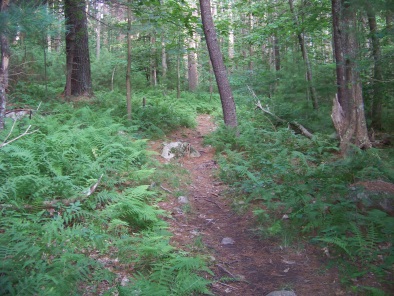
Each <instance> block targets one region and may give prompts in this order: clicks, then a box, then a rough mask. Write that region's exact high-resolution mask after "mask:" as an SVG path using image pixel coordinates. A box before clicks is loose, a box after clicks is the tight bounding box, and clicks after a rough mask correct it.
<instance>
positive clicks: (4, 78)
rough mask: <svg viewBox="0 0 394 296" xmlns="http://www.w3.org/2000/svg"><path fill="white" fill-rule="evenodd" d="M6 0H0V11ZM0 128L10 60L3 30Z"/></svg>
mask: <svg viewBox="0 0 394 296" xmlns="http://www.w3.org/2000/svg"><path fill="white" fill-rule="evenodd" d="M8 5H9V1H8V0H0V13H2V12H4V11H6V10H7V8H8ZM0 50H1V60H0V130H3V129H4V121H5V108H6V105H7V88H8V64H9V61H10V48H9V41H8V36H7V35H6V33H5V32H2V33H1V34H0Z"/></svg>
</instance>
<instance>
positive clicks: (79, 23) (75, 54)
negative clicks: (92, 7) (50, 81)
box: [64, 0, 93, 97]
mask: <svg viewBox="0 0 394 296" xmlns="http://www.w3.org/2000/svg"><path fill="white" fill-rule="evenodd" d="M85 6H86V5H85V1H79V0H65V1H64V15H65V18H66V30H67V32H66V62H67V73H66V86H65V95H66V97H69V96H81V95H82V96H91V95H92V94H93V90H92V79H91V72H90V57H89V43H88V30H87V19H86V12H85Z"/></svg>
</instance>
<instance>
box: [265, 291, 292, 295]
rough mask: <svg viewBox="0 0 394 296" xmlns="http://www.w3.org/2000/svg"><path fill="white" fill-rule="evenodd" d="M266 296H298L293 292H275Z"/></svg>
mask: <svg viewBox="0 0 394 296" xmlns="http://www.w3.org/2000/svg"><path fill="white" fill-rule="evenodd" d="M266 296H296V294H295V293H294V292H293V291H285V290H283V291H273V292H271V293H269V294H267V295H266Z"/></svg>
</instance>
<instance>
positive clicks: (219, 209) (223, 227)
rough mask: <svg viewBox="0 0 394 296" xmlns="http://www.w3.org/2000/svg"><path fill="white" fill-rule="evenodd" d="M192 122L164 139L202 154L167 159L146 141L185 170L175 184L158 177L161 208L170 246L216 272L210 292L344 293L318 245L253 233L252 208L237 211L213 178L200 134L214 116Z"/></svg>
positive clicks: (209, 129)
mask: <svg viewBox="0 0 394 296" xmlns="http://www.w3.org/2000/svg"><path fill="white" fill-rule="evenodd" d="M197 123H198V125H197V127H196V128H195V129H186V128H184V129H179V130H177V131H175V132H174V133H172V134H171V135H168V136H167V138H166V139H165V141H166V142H173V141H182V142H188V143H190V144H191V146H192V147H194V148H195V149H196V150H198V151H199V152H200V154H201V157H197V158H192V157H182V158H178V159H171V160H166V159H164V158H162V157H161V156H160V153H161V149H162V144H163V141H154V142H150V149H151V150H154V151H156V152H158V153H159V155H157V156H155V157H156V158H157V160H158V161H160V162H161V163H163V164H165V163H171V164H173V165H176V166H179V171H183V170H186V171H187V172H188V174H189V177H188V179H189V181H187V182H186V181H185V182H183V181H181V182H179V187H180V188H174V186H172V184H171V182H167V183H166V181H165V180H164V181H162V183H161V188H162V190H163V191H166V192H167V195H168V198H166V199H165V200H164V201H162V202H161V203H160V206H161V207H162V208H163V209H165V210H167V211H168V212H170V213H171V217H172V218H170V219H168V223H169V225H170V231H171V232H172V233H173V234H174V236H173V238H172V244H173V245H174V246H175V247H177V248H180V249H183V250H186V251H189V252H192V253H194V254H203V255H205V256H206V257H207V258H209V260H210V261H211V262H210V268H211V270H212V271H213V272H214V274H215V276H214V279H213V280H214V283H213V284H212V292H213V293H214V294H215V295H240V294H241V295H243V296H249V295H253V296H255V295H263V296H264V295H266V294H268V293H270V292H272V291H277V290H290V291H294V292H295V294H296V295H349V294H348V293H347V292H346V291H345V290H344V289H343V288H342V287H341V286H340V281H339V279H338V277H339V276H338V271H337V270H336V269H335V268H332V269H328V268H327V261H328V258H327V257H326V256H325V255H324V250H322V249H321V248H319V247H316V246H312V245H310V244H308V243H303V244H300V243H297V244H294V245H293V244H291V243H286V242H285V241H284V240H283V239H277V240H275V239H263V238H261V237H259V236H258V235H256V232H255V231H253V229H254V228H256V225H255V221H254V219H253V215H252V213H251V211H250V210H249V211H236V210H237V207H235V206H234V205H233V204H232V201H231V199H230V198H229V197H226V195H227V192H228V188H227V187H226V185H224V184H223V183H221V182H220V180H219V179H218V177H217V169H218V165H217V163H216V162H215V157H214V156H215V151H214V149H213V148H212V147H211V146H204V145H203V139H204V136H205V135H207V134H209V133H211V132H212V131H213V130H214V129H215V124H214V122H213V119H212V118H211V117H210V116H209V115H200V116H198V118H197ZM179 192H183V193H184V194H183V195H185V196H186V197H187V198H188V200H189V204H186V205H181V204H180V203H179V201H178V196H177V193H179ZM241 206H242V205H240V207H241ZM223 238H230V239H229V241H230V243H231V242H233V243H232V244H223V243H222V240H223ZM231 239H232V240H233V241H231ZM231 279H232V280H231Z"/></svg>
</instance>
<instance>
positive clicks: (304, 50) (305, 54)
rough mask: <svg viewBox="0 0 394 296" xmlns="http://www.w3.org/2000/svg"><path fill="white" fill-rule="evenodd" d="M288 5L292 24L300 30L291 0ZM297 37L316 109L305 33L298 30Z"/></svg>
mask: <svg viewBox="0 0 394 296" xmlns="http://www.w3.org/2000/svg"><path fill="white" fill-rule="evenodd" d="M289 6H290V12H291V14H292V15H293V19H294V24H295V26H296V28H297V30H300V22H299V20H298V16H297V14H296V12H295V10H294V3H293V0H289ZM297 38H298V44H299V45H300V50H301V54H302V59H303V60H304V63H305V71H306V80H307V81H308V84H309V85H308V90H309V94H310V96H311V99H312V105H313V109H315V110H317V109H319V103H318V101H317V94H316V89H315V87H314V86H313V79H312V67H311V63H310V61H309V56H308V51H307V48H306V44H305V35H304V31H303V30H300V31H299V32H298V33H297Z"/></svg>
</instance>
